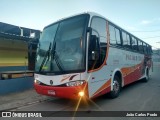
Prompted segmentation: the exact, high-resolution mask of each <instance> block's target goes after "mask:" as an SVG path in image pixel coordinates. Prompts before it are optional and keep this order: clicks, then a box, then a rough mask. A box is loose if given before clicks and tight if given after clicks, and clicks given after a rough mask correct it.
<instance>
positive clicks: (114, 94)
mask: <svg viewBox="0 0 160 120" xmlns="http://www.w3.org/2000/svg"><path fill="white" fill-rule="evenodd" d="M120 90H121V82H120V79H119V77H118V76H115V77H114V80H113V90H112V91H111V92H110V93H109V97H110V98H112V99H113V98H116V97H118V96H119V93H120Z"/></svg>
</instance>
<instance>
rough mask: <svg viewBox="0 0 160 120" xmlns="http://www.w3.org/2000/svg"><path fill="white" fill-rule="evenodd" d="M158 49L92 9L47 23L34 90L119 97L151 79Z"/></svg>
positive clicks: (55, 94)
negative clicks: (126, 89)
mask: <svg viewBox="0 0 160 120" xmlns="http://www.w3.org/2000/svg"><path fill="white" fill-rule="evenodd" d="M151 54H152V47H151V46H150V45H149V44H147V43H146V42H144V41H142V40H140V39H139V38H137V37H136V36H134V35H132V34H131V33H129V32H127V31H126V30H124V29H122V28H121V27H119V26H118V25H116V24H114V23H113V22H111V21H109V20H108V19H106V18H105V17H103V16H101V15H99V14H97V13H92V12H87V13H82V14H78V15H74V16H71V17H68V18H65V19H61V20H59V21H56V22H55V23H53V24H50V25H48V26H46V27H45V28H44V30H43V32H42V35H41V38H40V40H39V44H38V49H37V56H36V58H37V59H36V65H35V66H36V67H35V74H34V79H35V80H34V88H35V90H36V92H37V93H39V94H42V95H46V96H53V97H58V98H68V99H79V98H87V99H93V98H96V97H98V96H101V95H104V94H109V95H110V96H111V98H116V97H117V96H119V93H120V90H121V88H123V87H124V86H126V85H128V84H130V83H133V82H135V81H137V80H141V79H143V80H144V81H146V82H147V81H148V80H149V77H150V70H151V69H150V68H151V66H152V64H151V63H152V58H151Z"/></svg>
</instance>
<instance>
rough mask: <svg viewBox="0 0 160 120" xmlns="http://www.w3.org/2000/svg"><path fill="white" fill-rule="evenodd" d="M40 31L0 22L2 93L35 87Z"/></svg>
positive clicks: (0, 91) (0, 77) (0, 92)
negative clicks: (34, 76)
mask: <svg viewBox="0 0 160 120" xmlns="http://www.w3.org/2000/svg"><path fill="white" fill-rule="evenodd" d="M40 33H41V32H40V31H39V30H34V29H29V28H24V27H19V26H15V25H10V24H6V23H2V22H0V95H4V94H8V93H12V92H17V91H22V90H26V89H30V88H32V87H33V72H34V67H35V59H36V49H37V44H38V41H39V38H40Z"/></svg>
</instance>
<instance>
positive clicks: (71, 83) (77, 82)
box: [66, 80, 85, 86]
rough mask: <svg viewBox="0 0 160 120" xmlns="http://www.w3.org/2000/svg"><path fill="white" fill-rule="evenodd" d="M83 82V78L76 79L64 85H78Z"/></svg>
mask: <svg viewBox="0 0 160 120" xmlns="http://www.w3.org/2000/svg"><path fill="white" fill-rule="evenodd" d="M84 83H85V80H78V81H72V82H68V83H66V86H80V85H83V84H84Z"/></svg>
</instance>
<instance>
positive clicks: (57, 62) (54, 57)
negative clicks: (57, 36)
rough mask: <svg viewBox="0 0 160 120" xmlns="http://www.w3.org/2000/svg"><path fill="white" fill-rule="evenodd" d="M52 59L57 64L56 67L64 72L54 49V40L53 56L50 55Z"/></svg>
mask: <svg viewBox="0 0 160 120" xmlns="http://www.w3.org/2000/svg"><path fill="white" fill-rule="evenodd" d="M52 59H53V60H54V59H55V62H56V64H57V66H58V68H59V69H60V70H61V71H62V72H64V69H63V67H62V66H63V65H62V63H61V61H60V59H59V56H58V54H57V51H56V42H55V44H54V47H53V57H52Z"/></svg>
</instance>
